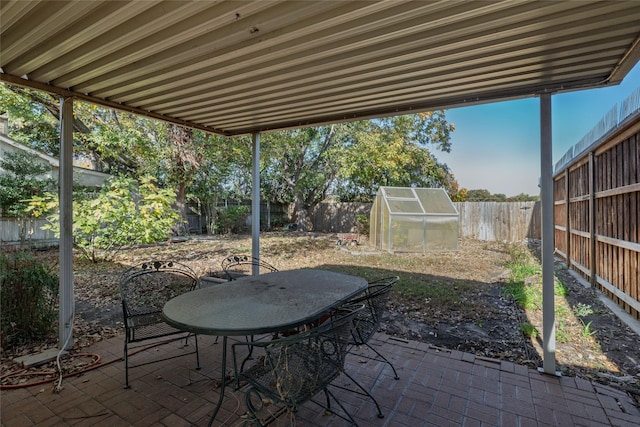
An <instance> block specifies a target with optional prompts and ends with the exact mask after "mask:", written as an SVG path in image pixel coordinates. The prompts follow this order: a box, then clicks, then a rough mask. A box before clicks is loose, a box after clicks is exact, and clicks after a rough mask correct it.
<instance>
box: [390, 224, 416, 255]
mask: <svg viewBox="0 0 640 427" xmlns="http://www.w3.org/2000/svg"><path fill="white" fill-rule="evenodd" d="M391 250H392V251H393V252H424V216H423V215H419V216H418V215H397V216H392V217H391Z"/></svg>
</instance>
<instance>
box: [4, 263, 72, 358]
mask: <svg viewBox="0 0 640 427" xmlns="http://www.w3.org/2000/svg"><path fill="white" fill-rule="evenodd" d="M58 282H59V280H58V276H57V275H56V274H54V273H53V272H52V269H51V268H50V267H49V266H46V265H44V264H42V263H41V262H39V261H37V260H36V259H35V258H34V257H33V256H32V255H30V254H29V253H26V252H18V253H16V254H14V255H11V256H6V255H0V294H1V295H0V296H1V298H0V300H1V301H0V305H1V310H2V317H1V318H0V324H1V328H2V347H3V348H6V347H10V346H15V345H21V344H24V343H28V342H30V341H34V340H38V339H43V338H47V337H49V336H50V335H51V333H52V332H53V331H54V329H55V321H56V319H57V309H56V302H57V298H58Z"/></svg>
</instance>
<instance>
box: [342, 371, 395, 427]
mask: <svg viewBox="0 0 640 427" xmlns="http://www.w3.org/2000/svg"><path fill="white" fill-rule="evenodd" d="M342 373H343V374H344V375H345V376H346V377H347V378H349V379H350V380H351V382H352V383H353V384H355V385H356V386H357V387H358V388H359V389H360V390H362V392H357V391H353V390H350V391H351V392H353V393H358V394H362V395H365V396H367V397H369V399H371V400H372V401H373V404H374V405H376V409H377V410H378V418H384V413H383V412H382V409H380V405H378V401H377V400H376V398H375V397H373V395H372V394H371V393H370V392H369V391H368V390H367V389H366V388H364V387H363V386H362V384H360V383H359V382H358V381H356V380H355V378H353V377H352V376H351V375H349V374H347V373H346V372H345V371H342ZM334 387H338V388H341V389H343V390H348V389H347V388H346V387H342V386H337V385H335V384H334Z"/></svg>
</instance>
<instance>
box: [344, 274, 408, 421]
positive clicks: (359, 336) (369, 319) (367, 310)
mask: <svg viewBox="0 0 640 427" xmlns="http://www.w3.org/2000/svg"><path fill="white" fill-rule="evenodd" d="M399 279H400V278H399V277H398V276H392V277H385V278H383V279H378V280H375V281H373V282H369V286H368V288H367V290H366V291H365V292H364V293H363V294H361V295H360V296H357V297H356V298H354V299H352V300H351V301H349V303H348V304H363V305H364V309H362V310H360V311H359V312H358V313H356V315H355V316H354V319H353V329H352V331H351V337H350V339H349V344H350V347H349V349H348V351H347V352H348V353H352V349H353V347H355V346H362V345H365V346H367V347H368V348H369V349H371V350H372V351H373V352H374V353H375V354H376V356H375V357H369V356H366V355H362V354H358V357H363V358H366V359H372V360H382V361H384V362H385V363H386V364H388V365H389V366H391V369H392V370H393V374H394V379H396V380H399V379H400V377H398V373H397V372H396V369H395V368H394V367H393V365H392V364H391V362H390V361H389V360H388V359H387V358H386V357H384V356H383V355H382V354H380V352H379V351H378V350H376V349H375V348H374V347H372V346H371V345H369V339H370V338H371V337H372V336H373V334H375V333H376V332H377V331H378V327H379V326H380V321H381V320H382V314H383V313H384V310H385V307H386V305H387V301H388V299H389V292H390V291H391V288H392V287H393V285H395V284H396V282H398V280H399ZM345 375H346V376H347V377H348V378H349V379H350V380H351V381H352V383H353V385H355V386H356V387H357V388H358V390H354V389H353V388H348V387H343V386H339V387H340V388H341V389H343V390H347V391H350V392H352V393H356V394H359V395H362V396H367V397H369V398H370V399H371V400H372V401H373V403H374V404H375V405H376V408H377V410H378V418H384V413H383V412H382V409H381V408H380V405H379V404H378V401H377V400H376V398H375V397H373V395H372V394H371V393H370V392H369V391H368V390H367V389H366V388H365V387H364V386H362V385H361V384H360V383H359V382H358V381H356V380H355V378H353V377H352V376H351V375H349V373H347V372H345Z"/></svg>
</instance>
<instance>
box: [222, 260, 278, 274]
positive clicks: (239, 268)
mask: <svg viewBox="0 0 640 427" xmlns="http://www.w3.org/2000/svg"><path fill="white" fill-rule="evenodd" d="M254 265H257V266H258V268H259V271H260V274H262V273H269V272H273V271H278V269H277V268H275V267H274V266H273V265H271V264H269V263H268V262H266V261H263V260H261V259H258V258H254V257H252V256H249V255H229V256H228V257H226V258H225V259H223V260H222V271H223V272H224V273H225V276H226V277H227V279H228V280H235V279H237V278H239V277H242V276H250V275H251V274H252V270H253V266H254Z"/></svg>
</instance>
